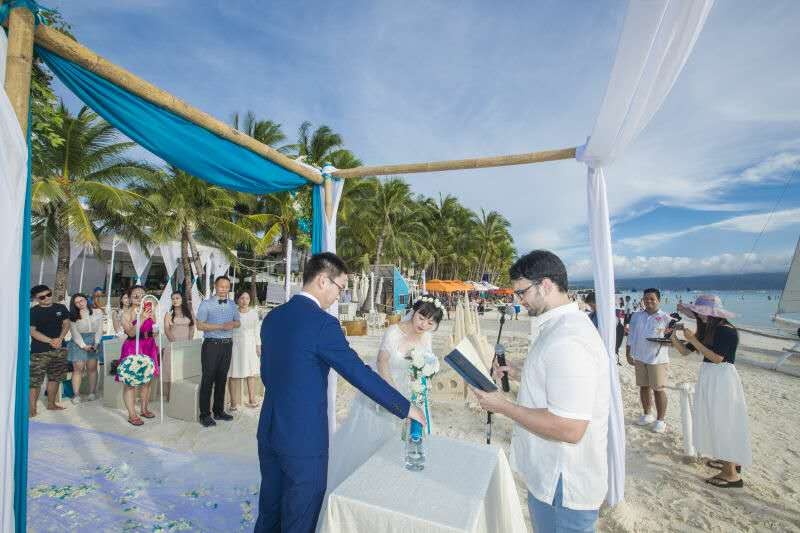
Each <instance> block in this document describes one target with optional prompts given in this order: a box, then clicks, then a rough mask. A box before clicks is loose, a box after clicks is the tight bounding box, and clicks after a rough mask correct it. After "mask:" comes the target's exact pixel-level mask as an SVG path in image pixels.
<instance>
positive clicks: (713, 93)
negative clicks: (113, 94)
mask: <svg viewBox="0 0 800 533" xmlns="http://www.w3.org/2000/svg"><path fill="white" fill-rule="evenodd" d="M625 5H626V4H625V2H621V1H605V2H593V3H589V2H577V1H575V2H572V1H555V0H553V1H535V2H534V1H531V2H502V3H489V2H456V1H441V2H436V3H431V2H419V1H407V2H402V3H397V2H388V1H377V2H360V1H351V2H332V1H328V2H283V1H272V2H255V1H242V2H236V1H225V2H223V1H188V0H138V1H134V0H130V1H114V0H102V1H101V0H82V1H81V2H66V1H56V0H51V2H49V3H48V6H50V7H55V8H57V9H59V10H60V11H61V13H62V14H63V15H64V17H65V18H66V19H67V20H68V21H69V22H70V23H71V24H72V26H73V32H74V33H75V35H76V36H77V37H78V39H79V40H80V41H81V42H83V43H84V44H86V45H87V46H89V47H90V48H92V49H93V50H95V51H96V52H97V53H99V54H101V55H103V56H104V57H106V58H108V59H109V60H111V61H113V62H115V63H117V64H119V65H121V66H123V67H125V68H127V69H129V70H131V71H132V72H134V73H136V74H138V75H139V76H141V77H143V78H145V79H147V80H148V81H151V82H153V83H155V84H156V85H159V86H161V87H162V88H164V89H166V90H168V91H171V92H172V93H174V94H176V95H177V96H179V97H181V98H183V99H185V100H186V101H188V102H190V103H192V104H193V105H195V106H197V107H199V108H201V109H203V110H205V111H207V112H209V113H211V114H213V115H215V116H217V117H218V118H220V119H223V120H226V121H227V120H229V118H230V116H231V114H232V113H233V112H234V111H236V110H239V111H245V110H247V109H252V110H254V111H255V112H256V114H257V115H258V116H259V117H261V118H270V119H272V120H275V121H277V122H279V123H281V124H282V125H283V127H284V131H285V132H286V133H287V134H288V135H289V136H290V137H293V136H294V132H295V131H296V129H297V127H298V126H299V125H300V123H301V122H302V121H303V120H310V121H312V122H313V123H314V124H315V125H317V124H328V125H329V126H331V127H332V128H333V129H334V130H335V131H337V132H340V133H341V134H342V135H343V137H344V139H345V143H346V146H347V147H348V148H350V149H351V150H353V151H354V152H355V153H356V154H357V155H358V156H359V157H360V158H361V159H362V160H363V161H365V163H367V164H383V163H403V162H414V161H426V160H438V159H451V158H462V157H471V156H478V155H496V154H507V153H517V152H527V151H534V150H541V149H553V148H562V147H568V146H575V145H577V144H580V143H582V142H583V141H584V140H585V138H586V136H587V135H588V134H589V133H590V132H591V129H592V126H593V124H594V120H595V117H596V115H597V112H598V110H599V107H600V104H601V101H602V98H603V94H604V91H605V87H606V83H607V82H608V76H609V73H610V70H611V65H612V62H613V59H614V52H615V48H616V44H617V40H618V38H619V32H620V29H621V26H622V21H623V17H624V10H625ZM798 20H800V2H795V1H792V0H785V1H773V2H769V3H759V4H758V5H755V4H753V3H751V2H746V1H739V0H725V1H721V2H717V3H716V5H715V7H714V9H713V10H712V12H711V15H710V16H709V18H708V22H707V23H706V26H705V29H704V31H703V33H702V34H701V35H700V38H699V39H698V42H697V45H696V46H695V49H694V53H693V55H692V56H691V57H690V59H689V61H688V63H687V65H686V67H685V69H684V71H683V73H682V74H681V76H680V77H679V79H678V81H677V83H676V84H675V87H674V88H673V90H672V93H671V94H670V95H669V97H668V98H667V100H666V102H665V103H664V105H663V106H662V108H661V110H660V111H659V113H658V114H657V115H656V116H655V118H654V119H653V121H652V122H651V123H650V125H649V126H648V128H647V129H646V130H645V132H644V133H643V134H642V135H641V136H640V137H639V139H638V140H637V141H636V142H635V143H634V144H633V145H632V146H631V147H630V149H629V150H628V151H627V153H626V154H625V155H624V156H623V158H622V159H620V160H619V161H617V162H616V163H615V164H614V165H613V166H612V167H610V168H609V169H608V170H607V174H606V175H607V179H608V187H609V189H608V193H609V207H610V209H611V212H612V216H613V222H614V224H613V229H612V234H613V239H614V253H615V263H616V268H617V273H618V276H619V277H632V276H640V275H642V276H643V275H697V274H711V273H739V272H753V271H781V270H785V269H786V268H787V266H788V263H789V260H790V257H791V253H792V251H793V250H794V246H795V243H796V242H797V239H798V235H799V234H800V175H798V174H800V105H798V101H797V95H798V94H800V68H799V67H800V59H798V54H797V50H800V31H797V21H798ZM59 94H60V95H63V96H64V98H65V99H66V100H67V102H68V103H69V104H70V105H77V103H76V101H75V99H74V97H72V96H71V95H69V94H68V93H67V91H66V90H63V89H61V88H59ZM585 177H586V171H585V167H584V166H583V165H581V164H578V163H576V162H574V161H561V162H552V163H546V164H541V165H533V166H523V167H506V168H500V169H486V170H478V171H465V172H453V173H438V174H416V175H410V176H407V177H406V179H407V180H408V181H409V182H410V183H411V185H412V187H413V189H414V190H415V191H416V192H419V193H423V194H426V195H429V196H438V194H439V193H442V194H452V195H454V196H456V197H458V198H459V199H460V200H461V201H462V202H463V203H464V204H466V205H468V206H469V207H471V208H473V209H476V210H478V209H480V208H484V209H486V210H487V211H488V210H497V211H500V212H502V213H503V214H504V215H506V216H507V217H508V218H509V220H510V221H511V223H512V230H513V234H514V237H515V241H516V245H517V248H518V250H519V251H521V252H524V251H526V250H529V249H532V248H550V249H553V250H555V251H557V252H558V253H560V254H561V255H562V256H563V257H564V258H565V260H566V261H567V263H568V266H569V270H570V274H571V277H573V279H579V278H582V277H586V276H587V275H588V274H589V273H590V272H591V264H590V261H589V259H588V236H587V229H586V214H585V211H586V198H585V196H586V193H585ZM773 210H774V213H773ZM771 213H773V214H772V215H771ZM762 230H763V235H762V236H761V237H760V238H759V237H758V236H759V235H760V234H761V232H762ZM754 245H755V247H754ZM751 250H752V251H753V254H752V255H751V254H750V252H751Z"/></svg>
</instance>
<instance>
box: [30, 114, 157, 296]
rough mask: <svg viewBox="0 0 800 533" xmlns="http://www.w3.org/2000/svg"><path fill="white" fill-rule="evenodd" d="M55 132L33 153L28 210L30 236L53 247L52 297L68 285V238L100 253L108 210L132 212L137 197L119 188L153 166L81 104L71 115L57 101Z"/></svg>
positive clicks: (60, 292) (141, 175) (142, 175)
mask: <svg viewBox="0 0 800 533" xmlns="http://www.w3.org/2000/svg"><path fill="white" fill-rule="evenodd" d="M56 111H57V116H58V121H57V123H55V124H54V125H53V127H54V132H55V133H54V134H55V135H57V136H58V137H59V138H61V139H62V140H63V141H62V142H60V143H59V144H58V145H57V146H53V145H52V144H48V143H44V144H42V145H41V146H40V148H39V150H40V151H39V153H38V155H37V157H36V158H34V163H35V165H34V166H33V169H32V170H33V176H34V177H33V186H32V189H31V210H32V215H33V222H34V225H33V234H34V235H33V237H34V238H35V239H37V240H39V241H40V242H42V243H43V246H42V248H43V249H44V250H47V249H48V248H49V249H52V248H56V250H57V254H58V259H57V267H56V279H55V286H54V288H53V290H54V297H55V298H56V300H61V299H62V298H63V297H64V296H65V294H66V290H67V280H68V277H69V266H70V265H69V260H70V247H71V238H74V239H75V240H76V241H77V242H78V243H79V244H80V245H82V246H88V247H92V248H94V250H95V252H96V253H98V254H99V252H100V241H99V237H100V228H101V227H102V226H103V224H104V223H105V222H107V220H106V218H105V217H106V215H107V214H109V213H116V214H118V215H119V216H122V217H124V216H125V215H126V214H128V215H131V216H132V213H133V206H134V205H135V203H136V202H137V201H138V200H139V197H138V196H137V195H136V194H135V193H134V192H132V191H129V190H127V189H125V188H124V187H122V185H123V184H124V183H125V182H127V181H128V180H130V179H134V178H145V177H148V176H151V175H152V174H153V172H154V170H153V168H152V167H151V166H150V165H148V164H146V163H142V162H140V161H135V160H131V159H128V158H127V157H125V153H126V152H127V151H128V150H129V149H130V148H132V147H133V145H134V143H132V142H126V141H122V140H121V135H120V134H119V132H118V131H117V130H116V129H115V128H114V127H113V126H111V125H110V124H109V123H107V122H106V121H104V120H102V119H101V118H99V117H98V116H97V115H96V114H95V113H94V112H92V111H90V110H89V108H87V107H83V108H81V109H80V111H79V112H78V114H77V115H72V114H71V113H70V112H69V110H68V109H67V108H66V106H65V105H64V103H63V102H61V103H60V104H59V105H58V107H57V109H56Z"/></svg>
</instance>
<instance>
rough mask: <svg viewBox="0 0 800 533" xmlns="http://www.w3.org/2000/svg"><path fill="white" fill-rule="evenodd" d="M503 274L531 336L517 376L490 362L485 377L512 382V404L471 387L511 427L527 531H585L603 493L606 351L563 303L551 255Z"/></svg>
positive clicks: (562, 280)
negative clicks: (530, 528) (523, 310)
mask: <svg viewBox="0 0 800 533" xmlns="http://www.w3.org/2000/svg"><path fill="white" fill-rule="evenodd" d="M509 273H510V276H511V281H512V283H513V287H514V293H515V294H516V296H517V298H518V299H519V300H520V302H521V304H522V305H523V306H524V307H525V308H526V309H527V310H528V314H529V315H530V316H531V317H533V318H532V320H531V322H532V325H531V329H532V331H533V332H534V335H533V336H532V341H531V346H530V348H529V351H528V356H527V358H526V359H525V363H524V366H523V368H522V369H521V371H520V370H518V369H516V368H514V367H513V365H512V366H498V365H496V364H495V365H494V368H493V374H494V376H495V379H496V380H498V381H499V380H500V379H501V378H502V376H503V374H504V373H508V376H509V377H510V378H511V379H514V380H517V381H519V382H520V387H519V394H518V397H517V402H516V403H514V402H512V401H509V400H508V399H507V398H506V396H505V395H504V394H503V393H501V392H499V391H498V392H491V393H486V392H482V391H480V390H477V389H474V388H473V389H472V390H473V392H474V393H475V395H476V396H477V397H478V401H479V402H480V404H481V407H483V408H484V409H486V410H487V411H491V412H494V413H500V414H503V415H505V416H507V417H509V418H510V419H512V420H513V421H514V422H515V424H514V432H513V436H512V440H511V464H512V467H513V468H514V470H515V471H516V472H517V473H518V474H519V475H520V477H521V478H522V479H523V481H524V482H525V485H526V486H527V488H528V507H529V510H530V514H531V520H532V522H533V525H534V529H535V530H536V531H592V530H594V527H595V523H596V522H597V516H598V510H599V508H600V505H601V504H602V503H603V500H604V499H605V497H606V492H607V490H608V462H607V434H608V413H609V402H610V381H609V379H610V378H609V371H608V354H607V353H606V350H605V348H604V346H603V343H602V341H601V339H600V335H599V334H598V332H597V329H596V328H595V327H594V325H593V324H592V322H591V321H590V320H589V317H588V316H587V315H586V314H585V313H583V312H582V311H580V310H579V309H578V305H577V304H576V303H574V302H572V301H570V298H569V295H568V294H567V271H566V268H565V267H564V263H563V262H562V261H561V259H559V258H558V256H556V255H555V254H553V253H552V252H548V251H545V250H535V251H533V252H530V253H529V254H527V255H525V256H523V257H521V258H520V259H519V260H518V261H517V262H516V263H514V265H513V266H512V267H511V270H510V271H509Z"/></svg>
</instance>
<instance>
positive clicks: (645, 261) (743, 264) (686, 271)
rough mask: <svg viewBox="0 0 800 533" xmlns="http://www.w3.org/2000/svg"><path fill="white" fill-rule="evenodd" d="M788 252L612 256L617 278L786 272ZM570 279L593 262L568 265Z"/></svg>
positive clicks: (587, 272) (587, 273) (588, 271)
mask: <svg viewBox="0 0 800 533" xmlns="http://www.w3.org/2000/svg"><path fill="white" fill-rule="evenodd" d="M790 261H791V255H790V254H775V255H759V254H719V255H714V256H710V257H681V256H620V255H615V256H614V273H615V275H616V277H617V278H618V279H624V278H640V277H653V276H697V275H706V274H745V273H750V272H785V271H786V270H787V269H788V268H789V263H790ZM567 272H568V273H569V277H570V279H574V280H585V279H591V277H592V263H591V261H590V260H589V259H580V260H577V261H574V262H572V263H570V264H569V265H568V267H567Z"/></svg>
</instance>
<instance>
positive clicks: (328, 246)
mask: <svg viewBox="0 0 800 533" xmlns="http://www.w3.org/2000/svg"><path fill="white" fill-rule="evenodd" d="M334 170H336V169H335V168H333V167H331V166H326V167H325V168H323V169H322V174H323V175H325V174H328V175H330V173H331V172H333V171H334ZM328 179H330V178H328ZM343 188H344V182H343V181H342V180H333V187H332V189H333V203H332V205H333V213H331V218H330V220H328V217H327V214H326V216H324V217H322V221H323V226H324V231H325V242H324V243H322V249H323V250H324V251H326V252H333V253H336V218H337V217H336V214H337V213H338V211H339V200H341V198H342V189H343ZM320 192H321V194H322V205H325V188H324V187H322V191H320ZM328 312H329V313H330V314H332V315H333V316H334V317H336V319H337V320H338V318H339V304H338V302H337V303H334V304H333V305H332V306H330V307H329V308H328ZM336 379H337V377H336V372H335V371H334V370H331V371H330V372H329V373H328V433H329V434H330V435H333V433H334V432H335V431H336Z"/></svg>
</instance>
